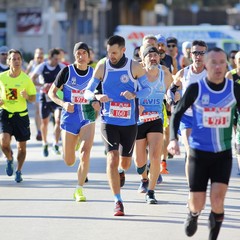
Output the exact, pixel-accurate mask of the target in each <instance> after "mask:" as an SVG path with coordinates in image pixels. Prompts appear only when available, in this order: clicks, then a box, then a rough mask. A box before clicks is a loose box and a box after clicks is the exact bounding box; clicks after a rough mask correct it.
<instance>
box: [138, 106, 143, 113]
mask: <svg viewBox="0 0 240 240" xmlns="http://www.w3.org/2000/svg"><path fill="white" fill-rule="evenodd" d="M144 109H145V108H144V106H142V105H139V106H138V110H139V115H142V113H143V111H144Z"/></svg>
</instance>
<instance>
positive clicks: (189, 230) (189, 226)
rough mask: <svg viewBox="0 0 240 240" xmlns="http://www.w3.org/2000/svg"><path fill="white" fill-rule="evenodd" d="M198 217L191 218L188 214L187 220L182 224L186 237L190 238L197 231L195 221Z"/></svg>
mask: <svg viewBox="0 0 240 240" xmlns="http://www.w3.org/2000/svg"><path fill="white" fill-rule="evenodd" d="M198 216H199V215H197V216H192V214H191V213H189V214H188V216H187V219H186V221H185V223H184V228H185V233H186V235H187V236H188V237H191V236H193V235H194V234H195V232H196V231H197V220H198Z"/></svg>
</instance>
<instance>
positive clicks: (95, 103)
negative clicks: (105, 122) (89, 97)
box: [92, 101, 101, 112]
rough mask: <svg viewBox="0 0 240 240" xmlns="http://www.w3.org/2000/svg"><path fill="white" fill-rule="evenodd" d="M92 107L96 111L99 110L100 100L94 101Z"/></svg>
mask: <svg viewBox="0 0 240 240" xmlns="http://www.w3.org/2000/svg"><path fill="white" fill-rule="evenodd" d="M92 107H93V109H94V110H95V111H97V112H99V111H100V109H101V105H100V102H98V101H94V102H92Z"/></svg>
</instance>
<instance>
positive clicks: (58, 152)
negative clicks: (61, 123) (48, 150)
mask: <svg viewBox="0 0 240 240" xmlns="http://www.w3.org/2000/svg"><path fill="white" fill-rule="evenodd" d="M53 152H54V153H55V154H56V155H61V152H60V151H59V146H58V145H53Z"/></svg>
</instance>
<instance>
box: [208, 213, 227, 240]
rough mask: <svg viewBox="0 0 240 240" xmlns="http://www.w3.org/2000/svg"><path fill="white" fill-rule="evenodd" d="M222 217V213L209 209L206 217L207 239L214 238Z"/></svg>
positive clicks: (214, 239)
mask: <svg viewBox="0 0 240 240" xmlns="http://www.w3.org/2000/svg"><path fill="white" fill-rule="evenodd" d="M223 219H224V213H214V212H213V211H211V213H210V215H209V219H208V221H209V222H208V227H209V230H210V232H209V237H208V240H216V239H217V237H218V234H219V231H220V228H221V225H222V222H223Z"/></svg>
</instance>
